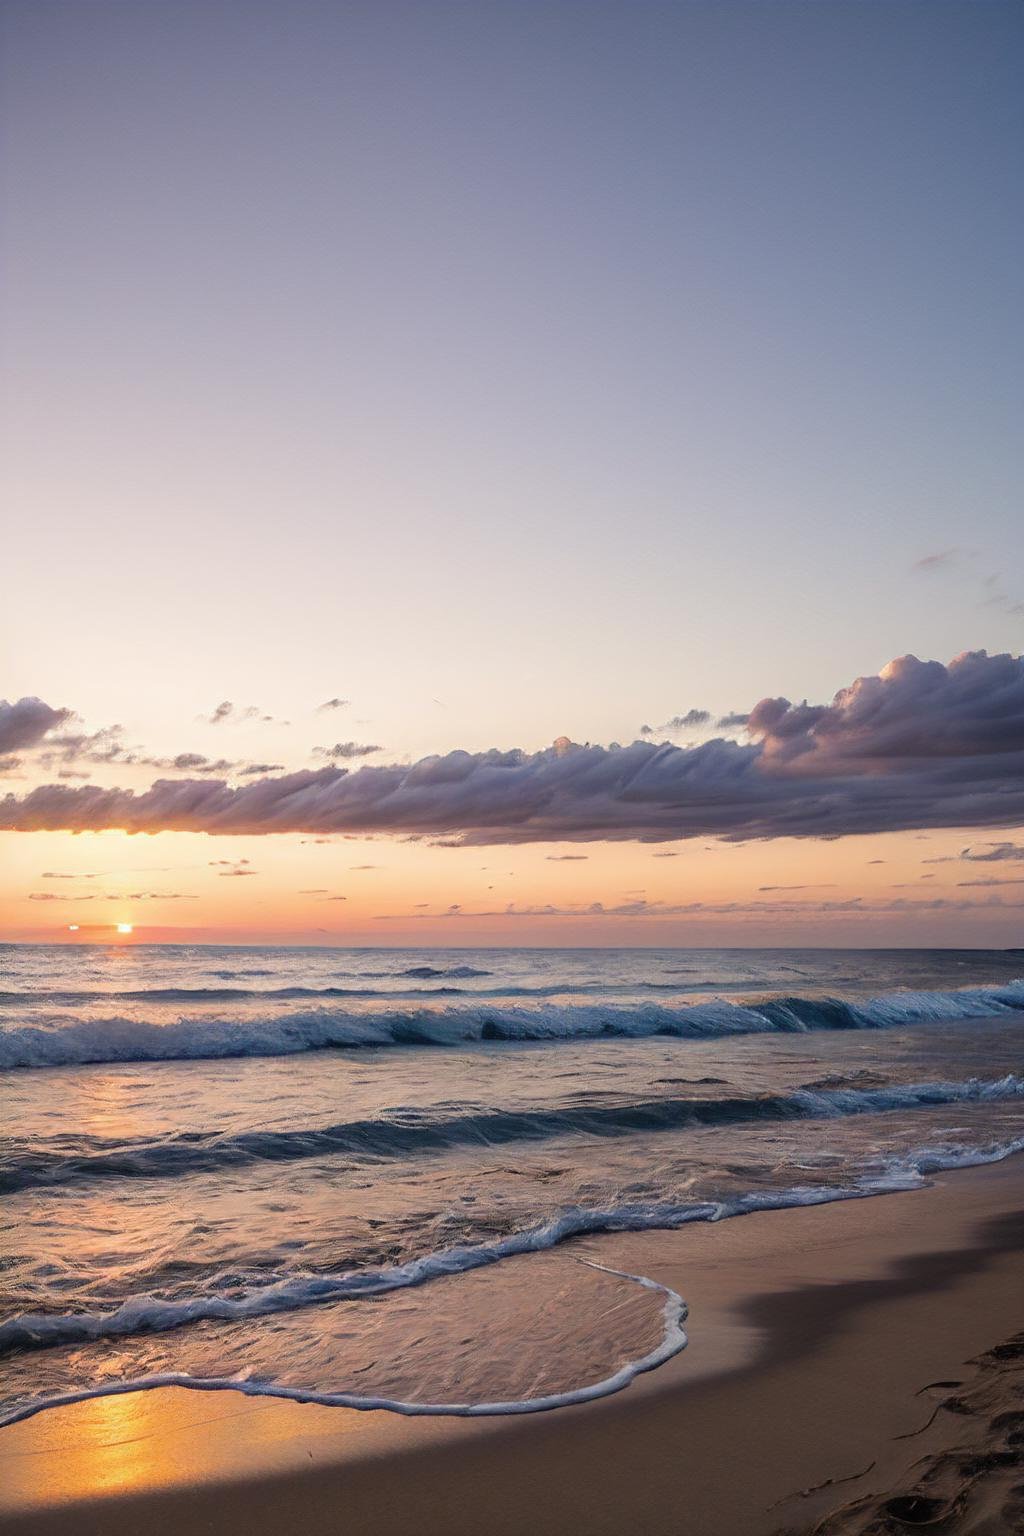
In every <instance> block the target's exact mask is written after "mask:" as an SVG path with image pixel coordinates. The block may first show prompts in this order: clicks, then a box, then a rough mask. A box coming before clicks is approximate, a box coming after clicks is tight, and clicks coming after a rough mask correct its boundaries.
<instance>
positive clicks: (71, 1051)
mask: <svg viewBox="0 0 1024 1536" xmlns="http://www.w3.org/2000/svg"><path fill="white" fill-rule="evenodd" d="M190 995H191V997H192V999H193V1000H195V999H196V996H197V995H196V994H195V993H192V994H190ZM144 996H145V997H146V998H147V999H148V1000H149V1001H154V1000H158V1001H161V1002H167V1001H170V1000H173V994H172V996H171V997H168V996H167V995H166V994H164V995H161V994H154V993H148V994H144ZM202 1000H203V1001H204V1002H207V1003H209V1002H215V1001H217V1000H218V995H217V994H216V993H209V992H208V993H206V994H204V995H203V997H202ZM1019 1011H1024V980H1015V981H1012V982H1009V983H1007V984H1005V985H1001V986H995V987H968V988H963V989H959V990H955V991H948V992H910V991H903V992H893V993H889V994H886V995H884V996H882V997H876V998H873V999H870V1000H867V1001H851V1000H848V999H844V998H834V997H773V998H769V999H767V1000H764V1001H759V1002H728V1001H725V1000H724V999H717V1000H714V1001H709V1002H698V1003H690V1004H682V1005H676V1006H667V1005H665V1004H660V1003H654V1002H652V1003H644V1004H615V1003H611V1004H597V1003H579V1004H571V1005H557V1006H556V1005H554V1004H547V1005H545V1004H540V1003H538V1004H534V1005H532V1006H529V1007H526V1006H521V1005H517V1004H514V1003H513V1004H503V1003H502V1004H493V1005H491V1004H484V1003H481V1002H479V1001H474V1002H473V1003H466V1004H463V1005H459V1006H448V1007H444V1008H429V1007H422V1006H420V1007H408V1008H395V1007H387V1008H377V1009H374V1010H369V1009H368V1010H365V1011H356V1010H345V1009H343V1008H331V1007H322V1006H321V1007H312V1008H308V1009H293V1010H292V1011H286V1012H273V1011H268V1012H267V1013H265V1014H261V1015H255V1014H249V1015H247V1016H245V1017H238V1018H231V1017H225V1016H221V1017H216V1016H214V1017H207V1018H204V1017H198V1016H196V1017H188V1016H182V1017H179V1018H177V1019H174V1020H172V1021H171V1022H168V1023H159V1022H154V1021H147V1020H142V1019H138V1018H130V1017H121V1016H113V1017H108V1018H94V1019H73V1020H71V1021H69V1019H68V1017H67V1015H66V1014H54V1015H53V1016H52V1018H51V1019H50V1020H49V1021H47V1020H46V1018H45V1017H44V1018H43V1019H42V1020H41V1021H39V1022H36V1023H33V1024H19V1025H13V1026H11V1027H9V1028H6V1029H4V1030H3V1032H0V1068H11V1067H63V1066H74V1065H80V1064H84V1063H88V1062H116V1061H204V1060H209V1059H213V1058H219V1057H236V1056H288V1055H294V1054H295V1053H297V1052H302V1051H317V1050H325V1049H341V1050H346V1049H357V1048H360V1047H366V1046H374V1047H380V1046H403V1045H413V1046H424V1045H464V1044H470V1043H474V1042H479V1041H510V1042H515V1041H558V1040H587V1039H595V1038H601V1037H609V1036H618V1037H624V1038H631V1039H639V1038H642V1037H645V1036H653V1035H665V1036H675V1037H678V1038H681V1039H697V1040H699V1039H708V1038H715V1037H721V1036H728V1035H739V1034H752V1033H771V1032H804V1031H808V1030H821V1029H885V1028H898V1027H900V1026H906V1025H911V1024H921V1023H927V1022H939V1021H946V1020H957V1019H972V1018H984V1017H989V1018H991V1017H994V1016H1001V1015H1006V1014H1012V1013H1014V1012H1019Z"/></svg>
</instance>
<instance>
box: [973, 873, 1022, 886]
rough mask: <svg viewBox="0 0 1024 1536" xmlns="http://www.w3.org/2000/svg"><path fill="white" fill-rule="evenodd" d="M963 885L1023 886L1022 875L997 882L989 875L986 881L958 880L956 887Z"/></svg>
mask: <svg viewBox="0 0 1024 1536" xmlns="http://www.w3.org/2000/svg"><path fill="white" fill-rule="evenodd" d="M964 885H1024V875H1011V876H1008V877H1007V878H1006V879H1005V880H997V879H996V878H995V876H994V875H990V876H989V878H988V879H987V880H958V881H957V887H958V888H959V887H960V886H964Z"/></svg>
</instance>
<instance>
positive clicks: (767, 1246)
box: [0, 1158, 1024, 1536]
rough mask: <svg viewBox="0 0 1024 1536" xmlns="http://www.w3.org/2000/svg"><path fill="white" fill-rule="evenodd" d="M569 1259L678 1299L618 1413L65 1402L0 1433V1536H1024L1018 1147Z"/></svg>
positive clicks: (551, 1259) (517, 1289) (509, 1270)
mask: <svg viewBox="0 0 1024 1536" xmlns="http://www.w3.org/2000/svg"><path fill="white" fill-rule="evenodd" d="M570 1247H571V1249H572V1251H573V1252H574V1253H576V1254H578V1255H580V1256H587V1257H590V1258H593V1259H597V1260H599V1261H600V1262H601V1263H603V1264H608V1265H612V1266H614V1267H616V1268H620V1269H624V1270H628V1271H631V1272H633V1273H640V1274H646V1275H649V1276H651V1277H652V1278H654V1279H655V1280H658V1281H660V1282H662V1283H664V1284H666V1285H669V1286H671V1287H673V1288H674V1289H676V1290H678V1291H680V1292H681V1293H682V1294H683V1295H684V1296H685V1297H686V1299H687V1301H688V1302H689V1306H690V1316H689V1321H688V1324H687V1331H688V1333H689V1338H690V1343H689V1347H688V1348H687V1349H686V1350H685V1351H684V1352H683V1353H682V1354H681V1355H679V1356H677V1357H676V1358H675V1359H673V1360H672V1361H670V1362H669V1363H668V1364H667V1365H665V1366H663V1367H662V1368H661V1369H659V1370H657V1371H655V1372H653V1373H651V1374H649V1375H647V1376H644V1377H641V1378H640V1379H638V1380H637V1381H636V1382H634V1383H633V1385H632V1386H631V1387H629V1388H628V1389H627V1390H626V1391H624V1392H622V1393H620V1394H618V1395H616V1396H614V1397H610V1398H606V1399H603V1400H601V1401H599V1402H595V1403H590V1404H587V1405H582V1406H578V1407H571V1408H563V1409H559V1410H557V1411H556V1412H553V1413H542V1414H536V1415H530V1416H527V1417H521V1418H492V1419H472V1420H467V1419H458V1418H415V1419H414V1418H403V1417H400V1416H398V1415H395V1414H391V1413H384V1412H363V1413H360V1412H355V1411H352V1410H349V1409H341V1408H325V1407H321V1406H310V1405H302V1404H297V1403H289V1402H281V1401H275V1400H273V1399H270V1398H249V1397H243V1396H242V1395H240V1394H237V1393H233V1392H223V1391H220V1392H195V1391H188V1390H185V1389H181V1388H163V1389H159V1390H155V1391H150V1392H137V1393H131V1394H126V1395H123V1396H115V1397H107V1398H99V1399H94V1400H92V1401H90V1402H86V1403H80V1404H76V1405H73V1406H68V1407H65V1408H58V1409H53V1410H49V1411H47V1412H44V1413H41V1414H39V1415H37V1416H36V1417H34V1418H32V1419H29V1420H25V1421H23V1422H22V1423H19V1424H16V1425H12V1426H9V1427H7V1428H5V1429H3V1430H0V1529H2V1530H3V1531H4V1532H10V1533H12V1536H13V1533H19V1536H21V1533H24V1536H30V1533H32V1536H43V1533H62V1536H124V1533H136V1532H138V1533H145V1536H162V1533H163V1532H174V1533H175V1536H183V1533H186V1536H187V1533H191V1532H218V1533H220V1532H223V1533H226V1536H233V1533H235V1532H238V1533H244V1536H271V1533H273V1536H281V1533H282V1532H284V1533H287V1532H289V1531H292V1530H294V1531H297V1532H301V1533H302V1536H320V1533H325V1536H326V1533H328V1532H330V1533H337V1532H348V1531H351V1532H358V1533H359V1536H404V1533H406V1532H410V1533H411V1532H416V1533H417V1536H432V1533H435V1532H436V1533H438V1536H440V1533H445V1536H471V1533H472V1536H477V1533H479V1532H481V1531H486V1532H487V1533H488V1536H513V1533H515V1536H518V1533H525V1532H530V1533H537V1536H548V1533H551V1536H554V1533H559V1536H564V1533H572V1532H586V1533H588V1536H600V1533H609V1536H626V1533H634V1532H642V1533H650V1536H660V1533H665V1536H669V1533H671V1536H697V1533H701V1536H709V1533H716V1532H722V1533H727V1536H747V1533H750V1536H768V1533H774V1532H782V1531H785V1532H810V1531H812V1530H819V1531H821V1532H822V1533H826V1532H827V1533H829V1536H839V1533H844V1536H845V1533H851V1536H852V1533H855V1532H869V1531H871V1532H886V1531H900V1530H909V1529H912V1528H915V1527H916V1526H919V1525H921V1524H922V1523H924V1521H925V1520H926V1519H931V1520H934V1519H937V1518H939V1517H940V1516H941V1517H942V1518H941V1523H940V1524H939V1525H937V1526H936V1528H937V1529H941V1530H943V1531H971V1532H978V1533H982V1532H991V1533H993V1536H994V1533H999V1532H1006V1531H1015V1530H1024V1444H1022V1439H1024V1349H1022V1335H1021V1330H1022V1329H1024V1158H1011V1159H1009V1160H1008V1161H1006V1162H1004V1163H1001V1164H997V1165H993V1166H991V1167H987V1168H978V1169H970V1170H965V1171H961V1172H957V1173H952V1174H946V1175H943V1176H941V1177H940V1178H938V1179H937V1180H936V1181H935V1183H934V1185H933V1187H930V1188H928V1189H922V1190H918V1191H915V1192H911V1193H903V1194H893V1195H889V1196H884V1197H878V1198H873V1199H866V1200H851V1201H846V1202H841V1203H837V1204H832V1205H827V1206H811V1207H804V1208H799V1209H793V1210H788V1211H781V1212H770V1213H764V1214H760V1215H751V1216H745V1217H742V1218H738V1219H734V1220H730V1221H726V1222H722V1223H718V1224H702V1225H694V1226H690V1227H687V1228H685V1229H682V1230H680V1231H676V1232H652V1233H644V1234H625V1233H624V1234H622V1235H616V1236H605V1237H600V1238H592V1239H587V1240H584V1241H581V1242H579V1243H577V1244H575V1245H570ZM566 1252H567V1250H566V1249H560V1250H557V1251H556V1253H553V1254H540V1255H536V1256H532V1257H530V1258H528V1259H524V1260H522V1261H521V1262H520V1261H517V1264H518V1267H516V1265H512V1264H510V1265H507V1266H506V1265H501V1266H499V1267H498V1269H497V1270H496V1271H494V1272H493V1276H494V1277H495V1278H497V1277H501V1279H500V1285H498V1286H497V1287H496V1286H495V1283H494V1279H492V1280H490V1281H489V1282H488V1283H489V1284H490V1287H491V1289H490V1292H489V1293H488V1294H489V1316H488V1323H489V1326H490V1327H492V1328H493V1330H494V1331H495V1333H496V1334H497V1333H500V1331H501V1328H502V1321H503V1302H502V1294H503V1293H504V1295H505V1296H506V1298H507V1307H508V1309H509V1314H510V1315H511V1313H512V1311H514V1308H515V1307H518V1308H520V1309H521V1308H522V1306H523V1299H524V1295H525V1296H527V1297H528V1296H529V1283H528V1282H529V1280H530V1275H531V1270H530V1268H529V1266H533V1270H532V1273H533V1275H534V1276H539V1275H540V1273H541V1268H540V1267H541V1266H544V1265H550V1264H552V1263H562V1264H564V1262H565V1257H566ZM464 1278H465V1277H464ZM524 1282H526V1284H525V1289H524ZM441 1283H444V1282H441ZM502 1288H504V1292H503V1289H502ZM430 1290H431V1287H427V1288H425V1290H424V1292H423V1295H424V1302H425V1304H426V1303H427V1296H428V1292H429V1291H430ZM466 1295H467V1301H468V1300H470V1293H469V1292H468V1291H467V1292H466ZM1015 1336H1016V1337H1015ZM929 1501H930V1502H929Z"/></svg>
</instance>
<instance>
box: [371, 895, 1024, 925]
mask: <svg viewBox="0 0 1024 1536" xmlns="http://www.w3.org/2000/svg"><path fill="white" fill-rule="evenodd" d="M1021 907H1024V902H1016V901H1015V902H1004V901H988V902H984V903H982V902H976V901H962V900H953V901H951V900H949V899H946V898H943V897H935V898H934V899H930V900H928V901H915V900H908V899H907V898H905V897H898V898H896V899H894V900H891V901H884V902H873V903H871V904H870V905H868V904H865V902H864V901H863V899H862V898H861V897H860V896H852V897H849V898H848V899H846V900H843V901H727V902H706V901H689V902H679V903H674V902H664V901H646V900H638V901H624V902H618V903H617V904H615V905H613V906H606V905H605V904H604V902H601V901H592V902H589V903H588V904H586V905H584V904H581V905H579V906H570V907H558V906H555V905H553V904H551V903H546V904H544V905H538V906H528V907H517V906H516V905H515V904H514V903H512V902H510V903H509V905H508V906H506V907H501V908H493V909H490V910H487V911H481V912H474V911H472V910H471V909H468V908H465V907H462V906H459V905H458V904H454V905H452V906H451V907H448V908H447V909H446V910H445V911H443V912H423V911H419V910H414V911H412V912H401V913H399V912H386V913H378V914H377V920H378V921H379V922H391V921H396V920H398V921H409V920H410V919H412V918H421V919H424V920H426V921H433V920H435V919H438V918H459V919H469V920H476V919H483V918H502V919H505V918H518V917H523V918H548V917H551V918H576V919H590V918H604V917H613V918H633V917H695V918H703V917H760V918H774V917H789V916H801V917H816V916H821V917H825V916H832V915H834V914H835V913H844V914H847V915H851V916H857V917H877V916H883V915H885V914H888V913H896V912H898V913H904V914H905V913H911V914H913V913H924V912H958V913H959V912H979V911H980V912H992V911H1016V910H1017V909H1018V908H1021Z"/></svg>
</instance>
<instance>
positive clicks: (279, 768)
mask: <svg viewBox="0 0 1024 1536" xmlns="http://www.w3.org/2000/svg"><path fill="white" fill-rule="evenodd" d="M283 772H284V763H246V764H245V766H244V768H239V769H238V777H239V778H240V779H252V778H256V777H257V776H258V775H262V774H265V773H283Z"/></svg>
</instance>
